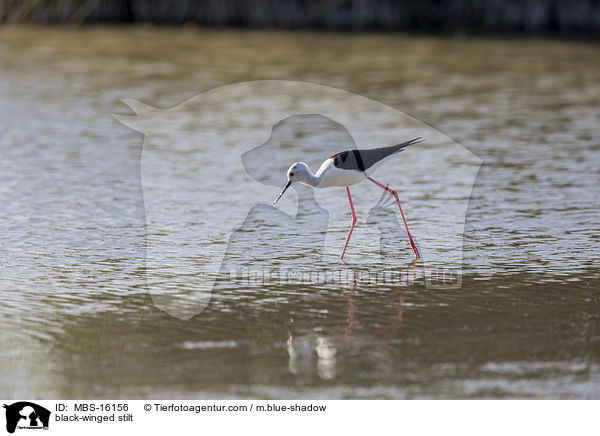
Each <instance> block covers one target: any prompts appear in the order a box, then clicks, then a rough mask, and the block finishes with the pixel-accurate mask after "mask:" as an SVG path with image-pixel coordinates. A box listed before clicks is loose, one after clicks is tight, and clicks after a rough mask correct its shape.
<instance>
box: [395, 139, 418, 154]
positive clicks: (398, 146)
mask: <svg viewBox="0 0 600 436" xmlns="http://www.w3.org/2000/svg"><path fill="white" fill-rule="evenodd" d="M423 141H425V140H424V139H423V138H422V137H420V136H419V137H418V138H414V139H411V140H410V141H406V142H403V143H402V144H398V145H393V146H392V147H394V153H396V152H398V151H400V150H402V149H403V148H406V147H408V146H409V145H414V144H418V143H419V142H423Z"/></svg>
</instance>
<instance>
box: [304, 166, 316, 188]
mask: <svg viewBox="0 0 600 436" xmlns="http://www.w3.org/2000/svg"><path fill="white" fill-rule="evenodd" d="M300 183H304V184H305V185H308V186H312V187H313V188H314V187H315V186H317V185H318V184H319V183H321V178H320V177H318V176H315V175H314V174H313V173H312V171H311V170H308V171H307V172H306V173H304V180H302V181H301V182H300Z"/></svg>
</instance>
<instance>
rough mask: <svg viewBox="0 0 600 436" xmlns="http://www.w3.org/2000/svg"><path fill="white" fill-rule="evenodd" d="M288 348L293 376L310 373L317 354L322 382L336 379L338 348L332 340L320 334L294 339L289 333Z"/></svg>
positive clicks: (318, 372) (289, 363)
mask: <svg viewBox="0 0 600 436" xmlns="http://www.w3.org/2000/svg"><path fill="white" fill-rule="evenodd" d="M286 348H287V352H288V356H289V361H288V370H289V371H290V372H291V373H292V374H294V375H301V373H302V372H303V370H304V371H306V372H310V371H311V369H312V368H313V365H314V356H315V354H316V357H317V361H316V369H317V374H318V375H319V378H321V379H322V380H330V379H333V378H335V376H336V354H337V348H336V347H335V345H334V343H333V340H332V339H331V338H329V337H327V336H324V335H321V334H319V333H316V334H314V335H309V336H304V337H302V336H301V337H298V338H294V336H293V334H292V332H291V331H289V332H288V339H287V342H286Z"/></svg>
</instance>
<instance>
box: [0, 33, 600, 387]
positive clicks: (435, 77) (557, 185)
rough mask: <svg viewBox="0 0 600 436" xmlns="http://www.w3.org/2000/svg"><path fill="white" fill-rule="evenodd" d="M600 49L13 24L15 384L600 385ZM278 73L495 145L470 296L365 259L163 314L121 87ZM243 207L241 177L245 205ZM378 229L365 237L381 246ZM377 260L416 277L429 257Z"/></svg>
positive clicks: (7, 115) (158, 99) (6, 226)
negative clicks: (312, 278)
mask: <svg viewBox="0 0 600 436" xmlns="http://www.w3.org/2000/svg"><path fill="white" fill-rule="evenodd" d="M599 54H600V50H599V48H598V46H597V45H595V44H588V43H577V44H575V43H570V42H561V41H541V40H486V39H462V38H456V39H452V38H447V39H446V38H442V39H438V38H427V37H406V36H398V35H348V34H324V33H301V32H290V33H287V32H258V31H252V32H249V31H198V32H189V31H179V30H164V29H155V28H89V29H85V30H81V31H76V30H61V29H27V28H20V29H13V28H3V29H0V59H1V63H0V97H1V98H0V150H1V159H0V200H1V204H2V205H3V207H2V208H1V209H0V223H1V226H2V227H1V232H0V256H1V257H0V259H1V260H0V269H1V270H0V289H1V293H2V298H1V299H0V314H1V316H0V326H1V329H2V334H1V335H0V343H1V344H2V348H3V350H4V352H3V353H2V354H1V355H0V374H1V377H0V392H3V393H4V396H5V397H9V398H49V397H56V398H59V397H67V398H71V397H73V398H75V397H76V398H85V397H106V398H111V397H129V398H145V397H161V398H168V397H172V398H181V397H184V398H225V397H227V398H229V397H243V398H245V397H259V398H308V397H311V398H312V397H319V398H395V399H399V398H598V396H599V395H598V392H599V387H600V358H599V355H598V352H597V349H598V341H599V338H600V330H599V329H600V326H599V316H600V308H599V303H600V301H599V299H600V297H599V296H598V288H599V287H600V278H599V277H598V271H599V266H600V263H599V258H600V248H599V247H600V237H599V233H598V223H599V222H600V220H599V218H600V217H599V213H598V210H599V206H600V190H599V189H598V187H599V184H600V171H599V170H600V153H599V152H600V144H599V143H598V134H597V132H598V129H599V127H600V119H599V114H600V111H599V109H600V108H599V103H598V101H599V99H598V97H599V96H600V83H599V82H598V74H597V71H598V70H599V68H600V61H599V60H598V59H600V56H599ZM263 79H285V80H298V81H308V82H313V83H318V84H323V85H328V86H332V87H337V88H341V89H345V90H348V91H351V92H354V93H357V94H361V95H365V96H367V97H369V98H372V99H375V100H379V101H381V102H383V103H386V104H389V105H391V106H393V107H395V108H396V109H398V110H400V111H402V112H406V113H408V114H410V115H412V116H413V117H415V118H417V119H419V120H421V121H422V122H425V123H427V124H429V125H430V126H431V127H432V128H433V129H436V130H438V131H440V132H442V133H444V134H446V135H448V136H449V137H451V138H453V139H454V140H455V141H457V142H458V143H460V144H462V145H463V146H465V147H467V148H468V149H469V150H471V151H472V152H473V153H475V154H477V155H478V156H479V157H480V158H481V159H483V165H482V167H481V169H480V171H479V173H478V176H477V179H476V182H475V185H474V189H473V193H472V195H471V198H470V202H469V208H468V214H467V220H466V227H465V245H464V248H465V251H464V266H463V277H462V287H461V288H460V289H452V290H448V289H432V288H427V287H425V286H424V284H423V282H422V281H420V280H417V281H416V282H414V283H411V284H408V285H401V284H392V285H385V284H381V283H379V284H371V283H366V282H364V281H363V280H361V279H360V278H361V273H362V272H364V271H365V269H366V268H367V266H366V265H364V264H361V263H359V262H356V261H355V262H350V263H349V264H348V265H345V266H344V267H343V269H344V271H346V272H347V273H348V278H349V280H347V281H346V282H345V283H344V284H340V283H329V284H303V285H294V284H290V283H279V284H278V283H274V284H270V285H267V286H264V285H262V284H260V285H257V284H253V283H242V284H238V285H236V286H223V287H221V288H219V289H217V290H215V292H214V293H213V295H212V298H211V300H210V304H209V305H208V306H207V308H206V309H205V310H204V311H203V312H202V313H201V314H200V315H198V316H196V317H193V318H192V319H190V320H180V319H177V318H174V317H171V316H169V315H167V314H166V313H164V312H162V311H161V310H159V309H157V308H156V307H155V305H154V304H153V301H152V299H151V296H150V295H149V293H148V287H147V283H146V274H145V272H146V270H145V268H146V264H145V258H146V243H147V239H146V236H147V233H146V232H147V228H146V218H147V217H146V210H145V208H144V200H143V196H142V184H141V174H140V157H141V151H142V140H143V137H142V135H141V134H140V133H136V132H134V131H133V130H131V129H128V128H127V127H125V126H123V125H121V124H119V123H118V122H117V121H115V120H114V119H113V118H112V116H111V114H112V113H115V112H121V113H128V112H127V108H125V107H124V106H123V105H122V104H121V103H119V100H120V99H122V98H136V99H139V100H142V101H144V102H147V103H149V104H153V105H155V106H158V107H161V108H170V107H172V106H175V105H177V104H179V103H181V102H182V101H184V100H185V99H187V98H191V97H193V96H195V95H197V94H199V93H200V92H203V91H206V90H209V89H212V88H215V87H217V86H220V85H226V84H230V83H235V82H240V81H247V80H263ZM390 128H391V127H390ZM382 134H385V132H383V133H382ZM238 163H239V162H238ZM184 180H185V179H184ZM355 191H356V192H357V194H356V195H357V196H358V199H361V195H363V196H367V194H366V193H365V192H371V191H362V192H363V194H361V193H360V192H361V188H358V187H357V188H355V189H354V191H353V192H355ZM373 192H374V191H373ZM406 196H408V202H409V204H411V202H412V204H413V205H414V207H415V209H413V210H417V211H418V213H417V214H413V215H412V219H413V220H415V221H417V224H416V225H418V222H419V220H421V221H427V219H428V217H427V214H426V204H427V201H426V199H422V198H421V197H419V198H413V197H411V194H410V192H409V193H406ZM415 197H417V196H416V195H415ZM363 199H365V197H363ZM236 200H239V201H241V200H244V192H243V191H232V193H231V206H230V207H231V210H224V211H223V212H224V213H225V214H229V213H231V214H233V213H235V212H236V211H235V209H234V208H235V204H236ZM373 200H374V201H372V202H371V204H369V205H367V206H366V208H365V209H363V210H362V211H361V217H362V222H361V221H359V225H362V227H363V229H364V228H367V227H368V218H369V216H368V213H369V210H370V209H369V208H370V207H371V206H372V205H373V203H375V202H376V200H377V198H374V199H373ZM290 201H292V200H290ZM336 201H337V202H336V203H335V204H334V206H335V207H333V208H332V209H331V210H329V213H330V214H331V213H334V214H339V216H340V217H345V220H344V219H342V220H340V222H339V224H336V226H335V227H334V228H333V229H331V231H332V232H334V233H335V234H339V235H340V237H341V238H343V235H344V233H345V231H346V228H347V225H348V220H349V214H348V211H347V209H346V207H347V206H346V204H345V199H344V197H343V194H341V193H339V199H338V200H336ZM357 203H359V201H357ZM362 203H363V204H365V202H362ZM388 206H389V205H388ZM388 209H389V208H388ZM385 213H386V212H385V211H383V212H382V214H383V215H380V216H378V217H375V216H374V217H372V218H373V219H375V218H377V219H375V221H371V222H372V223H373V224H372V225H374V226H377V223H385V222H386V221H385V220H386V219H387V218H386V216H387V215H385ZM378 220H379V221H378ZM365 241H366V240H365V239H360V237H357V241H356V244H355V245H354V246H352V247H351V248H352V249H353V250H355V253H363V254H365V255H366V256H367V257H368V255H369V253H371V252H372V250H373V246H372V245H368V243H367V242H365ZM401 241H402V238H400V239H399V240H398V243H401ZM190 246H191V247H193V246H194V244H190ZM242 246H243V245H242ZM196 248H197V247H196ZM196 248H194V249H196ZM340 248H341V247H340ZM404 248H407V249H408V247H404ZM190 249H192V248H190ZM207 249H208V248H207ZM370 250H371V251H370ZM233 254H235V253H233ZM384 254H385V255H384ZM284 255H285V256H287V255H289V253H288V252H286V253H282V254H281V257H278V255H277V254H275V255H273V256H272V257H271V258H270V259H268V261H270V262H273V263H277V262H279V261H281V260H282V259H283V258H284ZM311 256H312V255H311V254H310V253H309V254H307V255H303V256H293V260H294V262H297V263H300V264H301V265H302V263H303V262H304V263H306V265H308V266H311V265H312V262H313V260H314V257H311ZM377 259H379V258H377ZM377 262H380V263H379V264H375V265H372V264H370V265H368V267H369V268H373V267H375V268H377V267H380V268H382V269H385V268H389V266H390V264H392V265H400V266H401V267H402V269H403V270H405V269H406V267H407V265H408V264H409V262H410V252H405V251H403V250H398V254H397V255H396V254H389V251H388V250H384V253H382V256H381V259H379V260H377ZM595 350H596V351H595Z"/></svg>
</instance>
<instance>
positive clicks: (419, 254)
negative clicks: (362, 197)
mask: <svg viewBox="0 0 600 436" xmlns="http://www.w3.org/2000/svg"><path fill="white" fill-rule="evenodd" d="M367 179H369V180H370V181H371V182H373V183H375V184H376V185H377V186H379V187H380V188H383V189H385V190H386V191H387V192H389V193H390V194H392V195H393V196H394V198H395V199H396V203H398V209H400V215H402V221H404V227H405V228H406V233H407V234H408V240H409V241H410V246H411V247H412V249H413V251H414V252H415V256H416V259H419V258H420V257H421V253H419V250H418V248H417V246H416V245H415V241H413V238H412V236H411V234H410V230H408V224H407V223H406V218H404V212H402V206H400V199H399V198H398V193H397V192H396V191H394V190H393V189H390V188H388V187H387V186H385V185H383V184H381V183H379V182H378V181H377V180H373V179H372V178H370V177H367ZM348 195H349V194H348Z"/></svg>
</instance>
